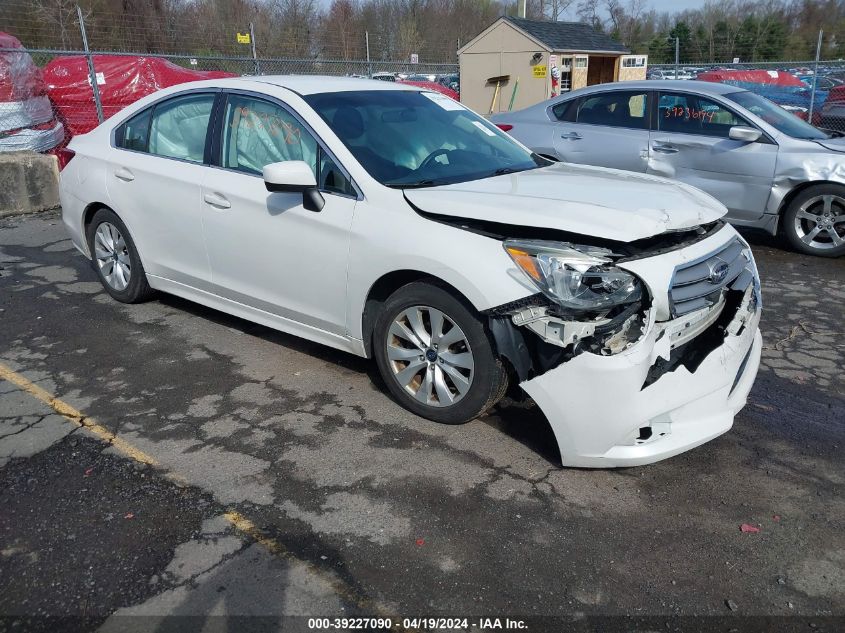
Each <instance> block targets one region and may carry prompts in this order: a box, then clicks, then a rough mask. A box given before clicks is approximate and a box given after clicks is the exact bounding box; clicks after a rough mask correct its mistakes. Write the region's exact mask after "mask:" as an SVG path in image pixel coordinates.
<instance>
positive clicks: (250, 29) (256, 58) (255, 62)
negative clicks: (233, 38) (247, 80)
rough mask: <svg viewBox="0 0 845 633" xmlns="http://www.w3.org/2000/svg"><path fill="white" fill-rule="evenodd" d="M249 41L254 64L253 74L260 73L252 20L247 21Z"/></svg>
mask: <svg viewBox="0 0 845 633" xmlns="http://www.w3.org/2000/svg"><path fill="white" fill-rule="evenodd" d="M249 41H250V43H251V44H252V61H253V63H254V64H255V74H256V75H260V74H261V67H260V66H259V65H258V55H257V54H256V52H255V29H254V28H253V27H252V22H250V23H249Z"/></svg>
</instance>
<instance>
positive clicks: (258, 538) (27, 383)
mask: <svg viewBox="0 0 845 633" xmlns="http://www.w3.org/2000/svg"><path fill="white" fill-rule="evenodd" d="M0 379H2V380H6V381H8V382H10V383H12V384H13V385H16V386H18V387H20V389H21V390H22V391H25V392H26V393H28V394H29V395H31V396H33V397H34V398H36V399H38V400H40V401H41V402H43V403H44V404H46V405H47V406H48V407H50V408H51V409H53V411H55V412H56V413H58V414H59V415H61V416H62V417H64V418H66V419H67V420H70V421H71V422H73V423H74V424H76V425H77V426H79V427H82V428H85V429H87V430H89V431H91V432H92V433H93V434H94V435H96V436H97V437H99V438H100V439H101V440H103V441H105V442H107V443H109V444H111V445H112V446H113V447H114V448H116V449H117V450H118V451H119V452H120V453H121V454H122V455H124V456H125V457H128V458H130V459H134V460H135V461H137V462H141V463H143V464H149V465H150V466H159V462H158V461H157V460H156V459H155V458H154V457H152V456H151V455H148V454H147V453H145V452H144V451H142V450H140V449H137V448H135V447H134V446H132V444H130V443H129V442H127V441H126V440H124V439H122V438H120V437H118V436H117V435H115V434H114V433H112V432H111V431H110V430H108V429H107V428H106V427H104V426H103V425H101V424H100V423H99V422H97V421H96V420H95V419H94V418H90V417H88V416H86V415H84V414H83V413H82V412H81V411H79V410H78V409H76V408H74V407H73V406H71V405H69V404H68V403H67V402H65V401H64V400H61V399H60V398H57V397H56V396H54V395H53V394H51V393H50V392H49V391H47V390H46V389H44V388H42V387H39V386H38V385H36V384H35V383H34V382H32V381H31V380H29V379H28V378H26V377H25V376H23V375H21V374H19V373H18V372H16V371H14V370H12V369H10V368H9V367H7V366H6V365H4V364H3V363H0ZM174 478H175V479H176V480H177V481H181V482H185V480H184V479H183V478H181V477H179V476H178V475H177V476H176V477H174ZM223 516H224V517H225V518H226V521H228V522H229V523H230V524H231V525H232V527H234V528H235V529H236V530H238V532H241V533H242V534H244V535H246V536H248V537H249V538H250V539H252V540H253V541H255V542H256V543H259V544H260V545H261V546H262V547H264V548H265V549H266V550H267V551H269V552H270V553H271V554H273V555H275V556H278V557H279V558H283V559H286V560H290V561H295V562H299V563H301V564H303V565H305V566H306V567H307V568H308V570H309V571H311V572H312V573H314V574H316V575H318V576H319V577H320V578H322V579H323V580H324V581H325V582H326V583H327V584H329V585H330V586H331V588H332V590H333V591H334V592H335V593H336V594H337V595H338V596H339V597H340V598H342V599H343V600H345V601H346V602H347V603H349V604H352V605H355V606H356V607H358V608H359V609H361V610H369V611H371V612H373V613H375V614H376V615H377V616H379V617H383V618H391V619H393V621H394V628H395V629H397V630H403V629H402V628H401V626H396V625H397V623H401V622H400V620H399V619H398V618H396V617H395V615H393V614H389V613H387V612H386V611H384V609H382V608H381V607H380V606H379V605H378V604H376V603H375V602H373V601H372V600H371V599H369V598H364V597H362V596H360V595H359V594H358V593H356V592H355V591H353V590H352V589H350V587H349V586H348V585H347V584H346V583H344V582H343V581H342V580H339V579H338V578H337V577H336V576H334V575H333V574H329V573H327V572H326V571H325V570H323V569H321V568H320V567H317V566H316V565H314V564H313V563H309V562H307V561H304V560H302V559H300V558H297V557H296V556H295V555H294V554H293V553H292V552H291V551H290V550H289V549H288V548H286V547H285V546H284V545H283V544H282V543H280V542H279V541H277V540H275V539H273V538H270V537H269V536H267V535H265V534H264V533H263V532H262V531H261V530H260V529H259V528H258V527H257V526H256V525H255V524H254V523H253V522H252V521H250V520H249V519H247V518H246V517H245V516H243V515H242V514H240V513H239V512H237V511H236V510H227V511H226V512H225V513H224V514H223Z"/></svg>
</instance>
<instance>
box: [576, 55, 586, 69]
mask: <svg viewBox="0 0 845 633" xmlns="http://www.w3.org/2000/svg"><path fill="white" fill-rule="evenodd" d="M586 67H587V58H586V57H576V58H575V68H586Z"/></svg>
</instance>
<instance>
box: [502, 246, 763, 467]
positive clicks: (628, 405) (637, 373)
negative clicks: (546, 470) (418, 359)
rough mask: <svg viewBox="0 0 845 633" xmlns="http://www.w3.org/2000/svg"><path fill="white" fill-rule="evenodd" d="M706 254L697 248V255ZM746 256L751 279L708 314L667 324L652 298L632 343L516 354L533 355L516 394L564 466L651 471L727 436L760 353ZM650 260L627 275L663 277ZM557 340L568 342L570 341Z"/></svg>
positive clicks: (684, 262) (530, 340)
mask: <svg viewBox="0 0 845 633" xmlns="http://www.w3.org/2000/svg"><path fill="white" fill-rule="evenodd" d="M727 230H729V231H730V232H731V233H733V230H732V229H727ZM737 239H738V238H737ZM708 241H709V240H708ZM733 243H734V242H730V243H729V245H731V244H733ZM743 245H744V244H743ZM707 248H709V245H706V244H703V245H702V246H701V249H695V250H697V251H699V250H702V249H707ZM720 248H722V249H724V248H725V247H724V245H723V246H721V247H720ZM746 248H747V246H746ZM717 252H719V253H720V254H721V252H725V251H719V250H718V249H717ZM746 252H748V253H749V255H748V260H747V261H748V270H749V271H750V273H748V274H745V275H744V276H739V277H737V283H735V284H733V287H730V286H726V287H725V288H724V290H723V291H722V293H721V296H719V298H718V300H713V302H712V303H711V304H710V305H709V306H708V307H707V308H705V309H699V310H696V311H694V312H688V313H686V314H683V315H682V316H676V317H674V318H672V314H671V313H669V312H668V311H669V310H672V306H671V304H666V302H665V301H662V298H656V300H655V301H653V303H652V305H651V306H649V307H648V308H646V309H644V311H643V312H642V313H641V319H642V323H641V325H638V326H637V328H636V332H637V333H638V334H639V336H638V337H637V340H636V341H631V340H628V341H627V342H625V341H624V340H623V341H622V343H623V345H622V346H621V347H619V346H617V347H616V348H615V349H612V350H611V349H608V348H607V346H606V344H604V345H603V346H602V349H601V351H599V352H596V351H595V350H593V351H582V352H580V353H577V352H576V353H573V352H572V345H569V346H568V347H561V346H560V345H555V346H550V345H548V344H540V346H539V347H538V348H536V349H532V350H529V351H530V352H531V353H530V354H523V355H522V356H523V357H531V358H532V363H533V364H532V366H531V367H530V368H528V369H529V371H530V373H526V368H525V367H523V368H520V367H515V369H516V372H517V373H518V374H519V375H520V379H521V382H520V386H521V387H522V389H523V390H524V391H525V392H526V393H527V394H528V395H529V396H530V397H531V398H532V399H533V400H534V402H535V403H536V404H537V405H538V406H539V407H540V409H541V410H542V411H543V413H544V414H545V415H546V417H547V418H548V420H549V423H550V425H551V428H552V430H553V432H554V434H555V437H556V439H557V442H558V446H559V449H560V455H561V460H562V462H563V464H564V465H565V466H578V467H592V468H596V467H597V468H608V467H619V466H637V465H642V464H649V463H652V462H656V461H659V460H661V459H665V458H667V457H671V456H673V455H677V454H678V453H682V452H684V451H686V450H689V449H691V448H693V447H695V446H698V445H700V444H703V443H704V442H707V441H708V440H711V439H713V438H715V437H717V436H719V435H721V434H722V433H725V432H726V431H728V430H729V429H730V428H731V426H732V424H733V419H734V416H735V414H736V413H737V412H738V411H739V410H740V409H742V407H743V406H744V405H745V403H746V398H747V396H748V393H749V391H750V390H751V386H752V384H753V383H754V379H755V377H756V375H757V370H758V367H759V364H760V350H761V345H762V339H761V336H760V332H759V329H758V324H759V321H760V287H759V280H758V279H757V275H756V268H755V267H754V263H753V258H751V256H750V251H746ZM699 254H701V253H699ZM709 256H710V257H711V258H712V253H710V254H709ZM695 257H696V255H693V256H692V257H689V254H688V253H687V254H678V253H677V252H676V253H672V254H669V255H668V259H669V260H675V261H674V263H675V264H677V265H678V268H675V267H673V266H671V265H670V266H669V274H670V275H672V274H673V273H672V270H680V269H681V268H683V267H685V266H690V265H691V264H690V261H692V262H693V263H695V262H696V261H698V260H696V259H695ZM651 259H652V261H651V262H647V261H646V260H643V262H644V263H642V264H640V263H634V264H631V266H630V268H631V269H632V270H634V269H635V268H638V269H639V271H638V272H639V273H640V274H641V276H642V277H643V278H644V279H648V277H649V275H648V271H647V269H648V267H649V266H653V267H654V269H655V270H665V269H666V267H665V264H667V263H668V262H667V261H665V260H664V261H663V262H662V265H660V264H655V262H656V261H657V260H659V259H663V257H656V258H651ZM707 261H709V260H707ZM665 282H666V285H665V286H663V287H667V286H670V285H671V280H670V279H669V278H666V279H665ZM658 287H660V285H658ZM652 288H654V286H652ZM709 298H710V299H712V296H711V297H709ZM527 313H528V314H530V311H529V310H526V309H522V310H521V311H520V313H519V314H520V316H519V317H517V318H516V319H514V320H513V322H514V323H515V324H516V325H519V323H520V318H522V319H523V321H524V320H525V315H526V314H527ZM661 317H662V320H661ZM667 317H668V318H667ZM491 325H493V323H492V320H491ZM527 325H531V323H527V324H524V325H522V327H512V328H510V330H511V332H514V331H516V332H519V331H523V332H524V331H526V330H527ZM503 329H504V328H502V327H499V330H503ZM538 331H539V328H538V327H536V325H535V327H534V328H533V333H528V334H526V335H524V336H521V337H519V340H520V341H521V343H522V344H527V345H537V344H538V343H537V342H538V341H540V340H541V337H540V335H539V334H538ZM588 334H589V332H588ZM494 335H495V336H496V339H497V342H498V343H499V344H500V345H501V344H502V343H505V344H507V342H506V341H504V339H503V332H502V331H499V332H496V331H495V330H494ZM561 335H562V338H564V339H565V341H564V342H567V340H566V338H565V337H566V336H569V335H570V333H569V332H567V333H566V334H563V333H562V332H561ZM517 336H519V335H518V334H517ZM575 336H577V333H576V334H575ZM547 340H548V339H547ZM582 342H583V343H586V342H587V340H582ZM500 349H501V348H500ZM538 349H540V350H542V352H543V353H539V354H538ZM620 350H621V351H620ZM511 356H512V357H513V356H516V355H515V354H511Z"/></svg>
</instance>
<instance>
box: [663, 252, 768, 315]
mask: <svg viewBox="0 0 845 633" xmlns="http://www.w3.org/2000/svg"><path fill="white" fill-rule="evenodd" d="M754 276H755V272H754V265H753V264H752V263H751V258H750V256H749V255H747V254H746V246H745V245H744V244H743V243H742V242H741V241H740V240H739V239H738V238H734V239H733V240H731V241H730V242H728V243H727V244H725V245H724V246H722V247H721V248H719V250H717V251H714V252H713V253H710V254H709V255H707V256H705V257H704V258H702V259H699V260H696V261H694V262H690V263H688V264H684V265H683V266H678V267H677V268H676V269H675V274H674V276H673V277H672V286H671V288H670V289H669V303H670V306H671V308H672V316H674V317H679V316H683V315H685V314H689V313H690V312H694V311H695V310H700V309H701V308H706V307H709V306H711V305H715V304H716V303H718V302H719V299H720V298H721V296H722V292H723V291H724V290H725V289H726V288H730V289H733V290H739V291H744V290H745V289H746V288H748V285H749V284H750V283H752V282H753V281H754Z"/></svg>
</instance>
